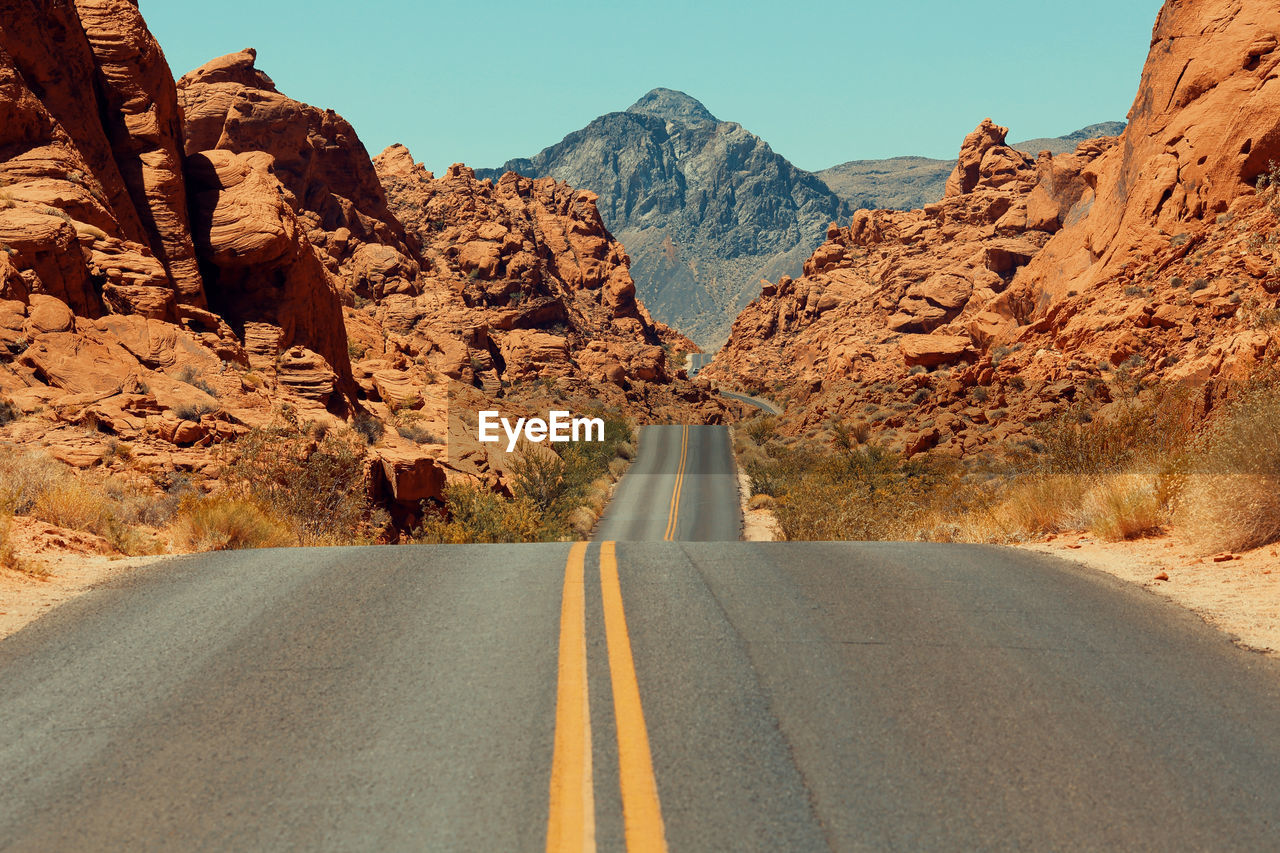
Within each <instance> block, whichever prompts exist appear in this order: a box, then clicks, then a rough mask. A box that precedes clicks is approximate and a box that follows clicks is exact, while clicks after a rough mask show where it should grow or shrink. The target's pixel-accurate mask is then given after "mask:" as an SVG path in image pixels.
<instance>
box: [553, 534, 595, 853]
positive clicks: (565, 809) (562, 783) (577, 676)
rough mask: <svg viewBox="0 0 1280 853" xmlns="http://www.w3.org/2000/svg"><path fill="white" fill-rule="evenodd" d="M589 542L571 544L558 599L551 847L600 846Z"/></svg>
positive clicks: (559, 850)
mask: <svg viewBox="0 0 1280 853" xmlns="http://www.w3.org/2000/svg"><path fill="white" fill-rule="evenodd" d="M586 554H587V543H586V542H577V543H575V544H574V546H573V547H572V548H570V549H569V560H568V563H567V564H566V566H565V571H564V593H563V597H562V599H561V603H560V668H559V676H558V677H559V682H558V685H559V686H558V687H557V690H556V737H555V750H554V752H553V754H552V759H551V808H550V812H549V814H548V819H547V850H548V851H556V853H568V851H573V853H579V851H587V853H591V851H594V850H595V849H596V811H595V788H594V785H593V783H592V779H591V712H590V708H589V706H588V700H587V614H586V610H587V600H586V590H585V588H584V586H583V584H584V577H583V576H584V573H585V562H586Z"/></svg>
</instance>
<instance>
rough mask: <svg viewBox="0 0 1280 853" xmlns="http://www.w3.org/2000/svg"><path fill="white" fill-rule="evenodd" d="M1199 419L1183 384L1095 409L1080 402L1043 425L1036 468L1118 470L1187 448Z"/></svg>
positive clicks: (1074, 471) (1075, 471)
mask: <svg viewBox="0 0 1280 853" xmlns="http://www.w3.org/2000/svg"><path fill="white" fill-rule="evenodd" d="M1196 422H1197V414H1196V405H1195V400H1194V398H1193V397H1192V396H1191V394H1190V393H1189V392H1187V391H1184V390H1181V389H1168V390H1162V391H1159V392H1154V393H1152V394H1151V395H1150V396H1148V397H1147V398H1146V399H1131V398H1126V399H1124V400H1122V401H1119V402H1117V403H1114V404H1112V405H1111V406H1109V407H1107V408H1106V409H1103V410H1100V411H1093V410H1092V409H1091V408H1090V407H1089V406H1088V404H1087V403H1077V404H1076V405H1075V406H1073V407H1072V408H1071V409H1070V410H1068V411H1067V412H1065V413H1063V414H1062V415H1059V416H1058V417H1056V418H1053V419H1051V420H1048V421H1045V422H1044V423H1042V424H1040V425H1038V427H1037V437H1038V439H1039V442H1040V444H1041V446H1042V448H1043V453H1042V454H1041V455H1040V456H1039V457H1038V459H1036V460H1035V465H1036V467H1038V468H1040V469H1041V470H1043V471H1045V472H1048V473H1053V474H1100V473H1117V472H1120V471H1124V470H1128V469H1131V468H1134V467H1139V466H1142V465H1145V464H1149V463H1155V462H1157V461H1158V460H1168V459H1171V458H1174V457H1176V456H1178V455H1179V454H1180V453H1182V452H1183V451H1184V450H1185V447H1186V444H1187V441H1188V440H1189V438H1190V436H1191V434H1192V432H1193V431H1194V428H1195V425H1196Z"/></svg>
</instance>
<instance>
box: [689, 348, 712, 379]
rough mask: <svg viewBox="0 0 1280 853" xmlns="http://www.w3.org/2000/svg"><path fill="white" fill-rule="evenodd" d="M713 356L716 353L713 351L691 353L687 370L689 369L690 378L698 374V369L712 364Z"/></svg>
mask: <svg viewBox="0 0 1280 853" xmlns="http://www.w3.org/2000/svg"><path fill="white" fill-rule="evenodd" d="M713 358H715V353H713V352H691V353H689V362H688V367H687V370H688V371H689V378H690V379H692V378H693V377H695V376H697V375H698V371H700V370H702V368H704V367H706V366H707V365H708V364H710V363H711V359H713Z"/></svg>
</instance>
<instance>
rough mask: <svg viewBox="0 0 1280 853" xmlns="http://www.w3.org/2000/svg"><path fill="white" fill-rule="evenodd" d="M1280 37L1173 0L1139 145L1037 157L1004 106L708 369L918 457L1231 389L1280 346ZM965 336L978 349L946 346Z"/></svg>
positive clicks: (768, 298) (1271, 18)
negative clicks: (1011, 145) (864, 425)
mask: <svg viewBox="0 0 1280 853" xmlns="http://www.w3.org/2000/svg"><path fill="white" fill-rule="evenodd" d="M1277 32H1280V11H1277V10H1276V8H1275V6H1274V4H1271V3H1266V2H1262V1H1261V0H1235V2H1230V3H1228V2H1220V0H1202V2H1190V3H1187V2H1168V3H1166V5H1165V7H1164V9H1163V10H1162V11H1161V12H1160V16H1159V18H1158V20H1157V22H1156V26H1155V30H1154V33H1153V36H1152V45H1151V51H1150V55H1149V56H1148V59H1147V63H1146V66H1145V69H1144V71H1143V76H1142V81H1141V85H1140V88H1139V91H1138V95H1137V98H1136V99H1135V102H1134V106H1133V109H1132V110H1131V111H1130V115H1129V125H1128V127H1127V128H1126V130H1125V132H1124V135H1123V136H1122V137H1121V138H1120V139H1119V140H1114V139H1100V140H1093V141H1086V142H1083V143H1081V144H1080V145H1079V146H1078V147H1077V148H1076V150H1075V152H1074V154H1071V155H1061V156H1051V155H1042V156H1040V157H1039V158H1038V159H1037V160H1036V161H1035V162H1034V163H1031V161H1030V160H1029V159H1028V158H1027V157H1026V156H1025V155H1022V154H1020V153H1019V152H1014V151H1011V150H1010V149H1008V147H1007V146H1005V145H1003V144H1002V142H1003V138H1004V134H1003V129H1001V128H998V127H996V126H995V125H993V124H990V123H987V122H984V123H983V125H982V126H980V127H979V128H978V129H977V131H975V133H974V134H971V135H970V137H969V138H967V139H966V141H965V145H964V150H963V151H962V153H961V156H960V158H959V159H958V161H957V164H956V167H955V169H954V170H953V173H952V176H951V178H950V179H949V182H948V190H947V196H946V197H945V198H944V199H943V200H942V201H941V202H939V203H938V204H936V205H928V206H926V207H925V208H923V209H922V210H919V211H914V212H911V213H902V214H898V213H887V212H859V213H858V214H857V215H855V217H854V220H853V222H852V223H851V225H850V227H849V228H847V229H844V228H838V229H833V231H832V232H831V233H830V234H829V242H828V243H827V244H826V245H824V246H823V247H822V248H820V249H819V250H818V252H817V253H815V254H814V256H813V257H812V258H811V259H810V261H809V263H808V264H807V265H806V276H805V277H803V278H801V279H799V280H796V281H790V280H788V279H783V280H781V281H779V282H778V283H777V284H776V285H769V286H767V287H766V288H765V289H764V291H763V292H762V295H761V297H760V298H759V299H758V300H757V301H756V302H754V303H753V304H752V305H751V306H750V307H749V308H748V309H747V310H746V311H744V312H743V314H742V316H741V317H740V318H739V320H738V322H737V323H736V324H735V327H734V334H733V337H732V338H731V340H730V343H729V345H728V346H727V347H726V348H725V350H723V351H722V352H721V353H720V354H719V355H718V356H717V358H716V361H715V362H714V363H713V365H712V367H711V368H708V373H709V375H712V376H719V377H720V378H722V379H725V380H728V381H730V382H734V383H737V384H739V385H741V386H743V387H747V388H755V389H758V390H768V389H761V384H762V383H761V381H760V380H759V378H758V377H761V376H769V377H770V379H771V380H773V381H775V382H778V383H780V386H781V387H782V388H783V389H789V388H794V389H798V390H796V391H794V392H793V393H792V395H791V397H792V400H793V401H794V403H795V405H794V406H793V407H792V408H791V409H790V410H789V417H790V418H791V419H792V420H791V426H792V428H796V429H801V428H807V427H812V426H816V425H818V424H820V423H822V422H823V421H824V420H825V419H829V418H831V417H845V418H850V419H856V420H864V421H867V422H868V423H870V424H871V425H872V428H873V430H874V431H876V432H878V433H879V434H880V435H881V437H882V438H885V439H887V440H889V441H891V442H895V443H896V444H897V446H899V447H900V448H901V449H903V450H905V451H908V452H917V451H921V450H923V449H928V448H935V447H936V450H935V452H942V453H950V454H959V453H961V452H965V451H970V450H972V449H974V448H976V447H978V446H981V445H984V444H987V443H990V442H1008V441H1016V440H1018V439H1020V438H1023V437H1027V435H1028V432H1029V426H1030V425H1031V424H1034V423H1035V422H1037V421H1040V420H1043V419H1045V418H1048V417H1050V416H1052V415H1054V414H1055V413H1058V412H1061V411H1062V410H1063V409H1064V408H1065V407H1066V406H1069V405H1073V404H1075V403H1077V402H1086V403H1091V404H1092V405H1097V406H1105V405H1107V404H1108V401H1110V400H1112V399H1116V398H1119V397H1120V396H1121V395H1125V396H1128V395H1131V394H1133V393H1135V390H1136V391H1137V392H1141V391H1142V389H1145V388H1150V387H1152V386H1155V385H1159V384H1163V383H1169V382H1174V383H1190V384H1192V385H1194V386H1195V387H1197V388H1203V389H1204V392H1205V393H1204V395H1203V399H1204V401H1205V403H1206V405H1211V404H1212V402H1213V400H1214V399H1215V394H1214V390H1215V388H1216V387H1217V385H1218V384H1219V383H1221V382H1226V381H1231V380H1236V379H1243V378H1245V377H1247V376H1248V375H1249V374H1250V373H1251V372H1252V371H1254V370H1255V369H1257V368H1258V367H1259V366H1260V365H1262V364H1265V363H1268V362H1274V360H1275V359H1276V357H1277V356H1278V355H1280V334H1277V332H1276V331H1275V329H1276V326H1275V321H1274V318H1275V316H1276V314H1277V312H1280V299H1277V297H1276V294H1277V292H1280V267H1278V266H1277V255H1276V249H1275V240H1276V235H1277V234H1280V231H1278V230H1277V222H1276V215H1277V212H1280V195H1278V191H1277V190H1276V189H1274V188H1272V187H1268V186H1266V185H1267V184H1268V183H1269V182H1270V181H1271V180H1272V176H1270V175H1268V170H1269V164H1270V163H1271V162H1272V161H1280V86H1277V85H1276V78H1277V70H1278V69H1280V50H1277V40H1276V35H1275V34H1276V33H1277ZM1275 177H1280V176H1275ZM1260 179H1261V180H1260ZM1260 187H1262V189H1261V190H1260V189H1259V188H1260ZM970 286H971V287H972V289H971V290H970V291H969V294H968V297H967V298H964V292H965V290H966V288H967V287H970ZM833 289H834V293H835V295H834V296H827V294H828V292H829V291H833ZM925 332H928V335H927V336H926V337H924V338H921V337H915V336H917V335H921V334H922V333H925ZM899 334H903V335H904V337H901V338H900V337H898V335H899ZM906 336H909V337H906ZM943 336H945V338H946V339H947V340H948V341H949V342H948V343H941V342H939V343H938V344H935V343H934V342H933V341H930V340H929V339H930V338H938V339H940V341H941V339H942V338H943ZM963 338H967V340H968V341H970V342H971V347H972V350H971V353H972V354H971V355H970V356H968V357H967V358H966V359H959V358H951V357H949V356H948V357H946V359H945V360H944V353H943V352H942V351H943V350H947V349H954V348H955V347H958V346H959V345H960V343H961V342H962V340H961V339H963ZM926 346H927V349H922V348H923V347H926ZM922 358H924V359H926V360H922ZM929 361H934V362H937V363H938V364H940V366H935V367H932V368H931V369H930V368H929V367H927V365H928V362H929ZM913 362H914V364H912V363H913ZM967 362H972V363H967ZM935 432H936V435H935V434H934V433H935ZM925 438H927V439H928V440H927V441H926V440H924V439H925Z"/></svg>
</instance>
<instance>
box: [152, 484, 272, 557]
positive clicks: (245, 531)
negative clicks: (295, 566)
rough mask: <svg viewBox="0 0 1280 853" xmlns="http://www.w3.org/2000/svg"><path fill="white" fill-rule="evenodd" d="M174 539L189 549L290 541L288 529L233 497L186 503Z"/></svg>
mask: <svg viewBox="0 0 1280 853" xmlns="http://www.w3.org/2000/svg"><path fill="white" fill-rule="evenodd" d="M174 540H175V542H177V543H178V544H179V545H180V546H182V547H184V548H186V549H189V550H192V551H234V550H239V549H243V548H273V547H278V546H285V545H289V544H291V543H292V537H291V535H290V531H289V529H288V528H287V527H286V526H285V525H284V524H282V523H281V522H279V521H278V520H276V519H275V518H273V517H272V516H271V514H270V513H268V512H267V511H266V510H265V509H263V508H262V507H261V506H259V505H258V504H257V503H255V502H254V501H251V500H246V499H242V498H234V497H227V496H222V497H216V498H206V499H204V500H194V499H193V500H190V501H188V502H186V505H185V506H184V507H183V509H182V511H181V512H180V513H179V514H178V518H177V523H176V524H175V525H174Z"/></svg>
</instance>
